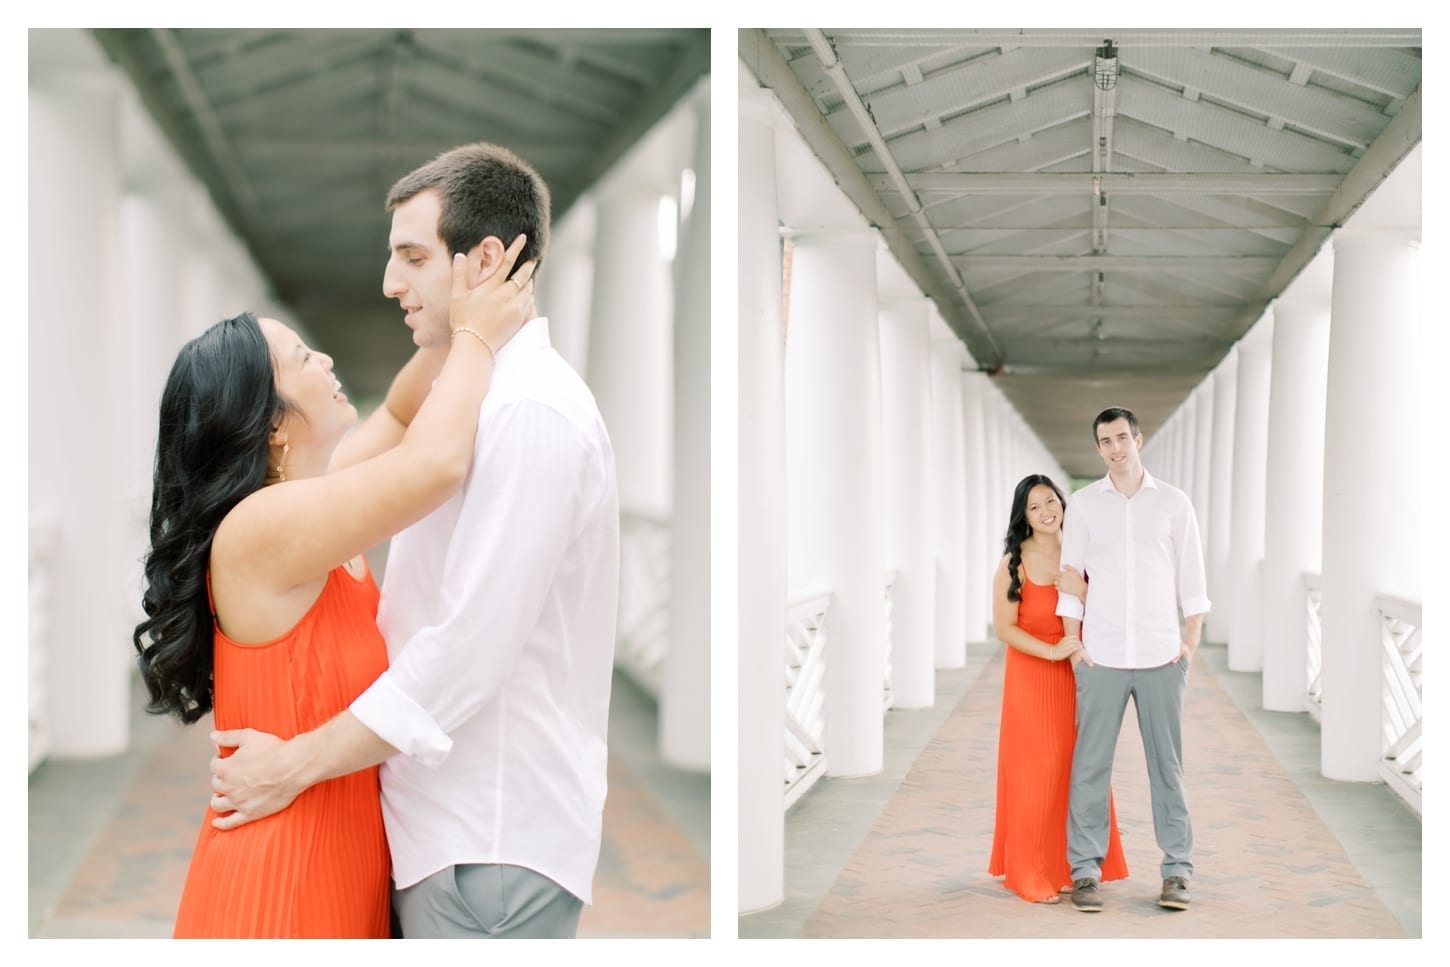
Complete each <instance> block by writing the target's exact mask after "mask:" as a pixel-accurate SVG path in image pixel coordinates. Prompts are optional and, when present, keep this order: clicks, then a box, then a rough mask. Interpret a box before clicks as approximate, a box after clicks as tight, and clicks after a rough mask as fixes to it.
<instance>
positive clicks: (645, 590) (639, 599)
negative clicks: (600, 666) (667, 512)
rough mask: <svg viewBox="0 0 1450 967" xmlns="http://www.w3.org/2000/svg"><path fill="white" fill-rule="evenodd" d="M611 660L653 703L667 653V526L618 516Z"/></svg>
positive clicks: (647, 519)
mask: <svg viewBox="0 0 1450 967" xmlns="http://www.w3.org/2000/svg"><path fill="white" fill-rule="evenodd" d="M618 628H619V631H618V638H617V639H616V642H615V650H614V661H615V664H616V665H618V666H619V667H620V668H621V669H623V670H624V671H625V672H627V673H628V674H629V676H630V677H631V678H632V679H634V680H635V682H636V683H637V684H638V685H639V686H640V687H641V688H642V689H644V690H645V691H646V692H648V693H649V694H650V695H652V696H654V698H655V699H656V700H658V699H659V696H660V681H661V675H662V674H663V671H664V662H665V656H666V655H667V654H668V653H669V649H670V525H669V521H663V520H656V519H654V518H650V517H644V516H641V515H638V514H621V515H620V518H619V621H618Z"/></svg>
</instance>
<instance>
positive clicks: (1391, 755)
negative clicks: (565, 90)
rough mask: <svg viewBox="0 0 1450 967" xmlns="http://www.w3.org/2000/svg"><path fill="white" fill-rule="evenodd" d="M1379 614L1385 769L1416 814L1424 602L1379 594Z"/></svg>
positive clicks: (1384, 773) (1382, 768) (1421, 744)
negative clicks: (1419, 602) (1383, 674)
mask: <svg viewBox="0 0 1450 967" xmlns="http://www.w3.org/2000/svg"><path fill="white" fill-rule="evenodd" d="M1374 600H1375V607H1376V608H1377V609H1378V611H1379V617H1380V643H1381V645H1382V646H1383V648H1384V652H1383V658H1384V673H1385V678H1384V739H1385V753H1384V761H1383V762H1382V763H1381V765H1380V773H1381V775H1382V776H1383V777H1384V780H1385V783H1386V785H1388V786H1389V787H1390V788H1391V789H1393V790H1394V791H1395V792H1396V793H1398V794H1399V795H1400V797H1401V798H1402V799H1404V800H1405V801H1406V802H1407V803H1409V804H1410V806H1411V807H1412V808H1413V809H1414V810H1415V812H1417V813H1418V812H1421V809H1422V807H1421V802H1420V794H1421V789H1422V785H1421V774H1420V770H1421V766H1422V761H1421V758H1422V753H1423V751H1424V734H1423V732H1422V731H1421V724H1422V722H1423V721H1424V710H1423V700H1424V688H1423V685H1422V684H1421V681H1420V673H1421V658H1422V656H1423V654H1424V651H1423V647H1422V643H1421V633H1420V632H1421V627H1420V610H1421V609H1420V605H1418V604H1416V603H1413V602H1410V601H1404V600H1401V599H1399V598H1392V597H1390V596H1389V595H1386V594H1377V595H1375V599H1374Z"/></svg>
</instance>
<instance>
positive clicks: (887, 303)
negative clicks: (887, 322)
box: [876, 295, 931, 312]
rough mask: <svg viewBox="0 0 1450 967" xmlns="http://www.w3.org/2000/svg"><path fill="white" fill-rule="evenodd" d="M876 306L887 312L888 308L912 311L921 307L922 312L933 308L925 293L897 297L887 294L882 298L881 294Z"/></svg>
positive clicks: (898, 310)
mask: <svg viewBox="0 0 1450 967" xmlns="http://www.w3.org/2000/svg"><path fill="white" fill-rule="evenodd" d="M876 306H877V308H879V309H880V310H881V311H882V312H885V311H887V310H893V311H896V312H911V311H913V310H916V309H920V310H921V311H922V312H926V311H928V310H930V309H931V300H930V299H928V298H927V297H926V296H924V295H921V296H896V297H892V296H887V297H885V298H881V297H880V296H878V297H877V300H876Z"/></svg>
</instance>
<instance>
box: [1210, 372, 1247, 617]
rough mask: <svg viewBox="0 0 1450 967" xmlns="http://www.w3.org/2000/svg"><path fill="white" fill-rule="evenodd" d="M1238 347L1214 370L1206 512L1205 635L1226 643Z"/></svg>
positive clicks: (1230, 585) (1230, 599)
mask: <svg viewBox="0 0 1450 967" xmlns="http://www.w3.org/2000/svg"><path fill="white" fill-rule="evenodd" d="M1238 372H1239V360H1238V347H1234V348H1232V349H1230V350H1229V351H1228V355H1226V356H1225V357H1224V359H1223V362H1221V363H1219V365H1218V368H1217V369H1215V370H1214V371H1213V474H1212V479H1211V489H1212V493H1210V494H1209V511H1208V540H1207V542H1206V543H1207V547H1208V560H1207V562H1206V563H1207V565H1208V598H1209V600H1210V601H1211V602H1213V607H1212V609H1211V610H1210V611H1209V613H1208V618H1207V620H1206V622H1205V625H1206V627H1205V628H1204V632H1203V635H1204V638H1205V639H1206V640H1208V641H1219V642H1227V641H1228V636H1229V621H1230V619H1231V618H1232V617H1233V592H1234V586H1233V582H1232V580H1231V575H1230V571H1229V552H1230V550H1231V545H1230V543H1229V542H1230V539H1231V537H1232V531H1231V529H1230V526H1229V525H1230V523H1231V520H1230V518H1231V517H1232V511H1233V462H1234V409H1235V406H1236V405H1237V401H1238V393H1237V386H1236V383H1237V381H1238Z"/></svg>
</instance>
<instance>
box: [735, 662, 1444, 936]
mask: <svg viewBox="0 0 1450 967" xmlns="http://www.w3.org/2000/svg"><path fill="white" fill-rule="evenodd" d="M1205 651H1208V647H1207V646H1206V648H1205ZM1215 664H1219V665H1220V667H1221V662H1218V663H1216V662H1214V661H1212V660H1209V659H1208V656H1206V655H1204V654H1201V655H1200V660H1199V661H1198V662H1197V663H1196V664H1195V667H1194V669H1193V674H1192V677H1191V679H1190V682H1189V690H1188V698H1187V705H1186V711H1185V739H1184V741H1185V758H1186V766H1187V778H1188V784H1189V802H1190V808H1191V811H1192V817H1193V822H1194V835H1195V856H1194V860H1195V866H1196V873H1195V878H1194V882H1193V908H1192V909H1191V910H1189V911H1186V912H1176V911H1169V910H1163V909H1161V908H1159V907H1158V906H1157V904H1156V902H1155V901H1156V898H1157V894H1158V890H1159V887H1160V884H1161V880H1160V877H1159V873H1158V863H1159V860H1160V859H1161V854H1160V853H1159V851H1158V849H1157V847H1156V845H1155V843H1154V839H1153V824H1152V814H1151V809H1150V805H1149V797H1148V781H1147V773H1146V769H1145V767H1144V765H1143V753H1142V745H1141V741H1140V739H1139V737H1138V732H1137V727H1136V718H1135V716H1134V715H1133V713H1132V712H1131V711H1130V712H1129V714H1128V715H1127V716H1126V718H1125V722H1124V728H1123V734H1122V739H1121V741H1120V743H1119V747H1118V753H1117V760H1116V764H1115V770H1114V790H1115V794H1116V798H1117V805H1118V815H1119V823H1120V827H1121V830H1122V836H1123V845H1124V849H1125V852H1126V854H1127V858H1128V866H1129V870H1130V874H1131V875H1130V878H1129V879H1127V880H1125V881H1121V882H1115V883H1109V884H1106V885H1104V887H1103V895H1104V899H1105V902H1106V909H1105V911H1104V912H1103V913H1100V914H1096V915H1085V914H1082V913H1079V912H1077V911H1076V910H1074V909H1073V908H1072V906H1071V904H1070V903H1066V902H1063V903H1059V904H1057V905H1044V904H1030V903H1026V902H1024V901H1022V900H1021V899H1019V898H1017V897H1016V896H1015V895H1013V894H1011V893H1009V892H1008V891H1007V890H1006V889H1005V888H1004V887H1003V886H1002V885H1001V881H1000V880H998V879H995V878H993V877H990V876H988V875H987V873H986V868H987V861H988V858H989V854H990V850H991V842H992V824H993V809H994V802H993V800H994V792H995V782H996V745H997V726H998V716H999V713H1000V699H1001V689H1002V669H1003V655H1002V652H1001V650H1000V649H999V650H998V651H997V652H996V653H995V654H993V655H992V656H991V658H990V659H988V660H987V661H986V664H985V666H984V667H982V669H981V671H980V674H979V675H978V676H977V677H976V679H975V681H974V682H973V683H972V684H971V685H970V686H968V687H967V689H966V691H965V694H963V695H962V697H961V700H960V701H959V702H957V703H956V704H955V706H954V707H952V708H951V711H950V713H949V714H947V715H946V716H945V720H944V721H942V722H941V725H940V727H939V728H937V729H936V731H935V733H934V734H933V735H932V736H931V737H930V740H929V741H927V742H926V743H925V745H924V747H923V748H921V751H920V754H919V755H916V756H915V759H914V761H913V762H912V763H911V765H910V766H909V771H907V772H906V774H905V776H904V778H903V779H902V780H901V781H900V784H899V786H898V787H897V788H895V790H894V792H893V793H892V794H890V795H889V799H886V801H884V802H882V803H881V804H880V810H879V813H878V814H877V815H876V817H875V819H874V821H872V822H871V823H870V825H869V829H867V830H866V831H865V833H864V836H862V838H861V840H860V842H859V844H858V845H857V846H856V847H855V849H854V851H852V852H851V853H850V855H849V858H848V859H846V860H845V862H844V865H842V866H841V868H840V871H839V874H838V875H836V876H835V878H834V880H833V881H832V882H830V884H829V886H828V887H827V888H826V889H825V890H824V893H823V895H822V896H821V897H820V899H819V903H818V904H815V905H814V906H812V905H811V904H812V903H814V899H812V900H810V901H807V902H806V903H805V904H804V906H801V905H800V901H799V898H797V900H796V903H797V905H798V907H799V908H800V909H802V910H803V911H804V913H803V915H802V916H801V920H802V921H803V922H801V923H798V924H792V925H789V926H781V925H780V924H779V923H777V924H773V925H771V926H765V925H764V924H765V923H766V922H767V921H768V918H769V914H768V913H767V914H762V915H757V917H758V918H759V919H760V921H761V924H760V925H757V926H755V927H754V928H753V929H752V928H751V923H752V920H755V919H756V918H757V917H746V918H743V920H742V936H800V937H837V938H840V937H880V938H908V937H923V938H933V937H937V938H940V937H977V938H1024V937H1040V938H1058V937H1123V938H1131V937H1145V938H1173V937H1197V938H1246V939H1247V938H1275V937H1278V938H1306V937H1360V938H1392V937H1404V936H1407V930H1406V929H1405V927H1404V926H1402V924H1401V922H1399V921H1398V920H1397V918H1396V916H1395V915H1394V914H1393V913H1392V912H1391V910H1390V909H1388V908H1387V906H1386V905H1385V903H1384V902H1383V900H1382V899H1381V896H1380V894H1379V893H1378V892H1377V891H1376V889H1375V888H1374V887H1373V886H1372V885H1371V883H1370V882H1369V880H1367V878H1366V876H1365V875H1363V874H1362V872H1361V870H1360V869H1358V868H1357V867H1356V865H1355V863H1354V862H1352V861H1351V860H1350V858H1349V856H1348V854H1347V852H1346V849H1345V847H1344V845H1342V843H1341V841H1340V838H1337V836H1336V833H1335V832H1333V831H1331V829H1330V828H1329V827H1328V826H1326V824H1325V821H1324V820H1322V819H1321V818H1320V815H1319V813H1318V812H1316V809H1315V808H1314V806H1313V805H1312V804H1311V802H1310V801H1309V799H1308V798H1306V795H1305V793H1304V791H1302V790H1301V787H1300V783H1301V782H1303V781H1304V780H1302V779H1299V778H1297V777H1296V776H1293V775H1291V774H1290V772H1289V771H1288V770H1286V768H1285V766H1284V765H1283V764H1281V761H1280V758H1279V757H1277V756H1276V754H1275V751H1273V750H1271V748H1270V747H1269V746H1268V745H1267V744H1266V741H1265V739H1264V737H1263V736H1262V735H1261V734H1260V731H1259V730H1258V729H1257V728H1256V727H1255V725H1254V724H1252V723H1251V722H1250V721H1249V720H1248V718H1247V717H1246V716H1245V714H1244V713H1242V712H1241V711H1240V710H1239V708H1238V707H1236V705H1235V702H1234V700H1233V699H1232V698H1231V696H1230V695H1229V694H1228V692H1227V691H1226V689H1225V684H1224V681H1223V679H1225V678H1228V677H1230V676H1228V675H1227V673H1225V672H1223V671H1219V670H1215V667H1214V666H1215ZM1255 678H1256V676H1255ZM893 714H898V713H893ZM901 714H920V713H901ZM1270 714H1272V713H1270ZM1288 718H1293V719H1296V720H1306V721H1307V716H1290V717H1288ZM1308 726H1309V727H1311V728H1312V722H1309V723H1308ZM1316 744H1317V743H1316ZM847 785H849V784H848V783H845V782H843V781H842V780H824V781H822V782H821V783H819V784H818V785H817V786H816V787H815V789H813V790H812V791H811V792H810V793H809V794H808V795H807V797H806V799H805V800H803V802H802V806H804V805H806V804H807V803H809V801H810V800H811V799H812V798H813V797H816V796H818V795H819V796H823V797H830V796H840V795H851V793H848V792H842V791H841V790H842V789H845V788H846V786H847ZM833 786H834V787H836V788H834V789H833ZM1356 792H1357V794H1362V795H1367V796H1371V797H1380V796H1382V797H1384V799H1383V800H1382V801H1383V806H1382V807H1379V806H1376V805H1374V804H1373V801H1370V802H1371V805H1369V806H1367V807H1365V806H1362V807H1360V808H1361V810H1362V811H1364V812H1366V813H1371V812H1372V813H1379V812H1380V810H1381V808H1382V809H1383V810H1388V811H1389V812H1390V813H1397V814H1398V817H1397V818H1398V821H1399V827H1400V828H1402V829H1403V828H1406V827H1412V835H1413V855H1412V856H1410V855H1408V854H1407V855H1405V856H1403V857H1400V859H1399V860H1398V861H1399V862H1400V863H1401V866H1402V867H1403V869H1402V870H1400V871H1399V873H1400V874H1401V875H1402V879H1403V880H1405V881H1407V882H1403V883H1402V884H1401V885H1402V886H1405V887H1407V888H1409V889H1410V891H1411V892H1412V893H1413V905H1414V911H1413V929H1414V930H1418V922H1419V910H1418V905H1419V902H1418V884H1419V872H1420V869H1419V867H1420V864H1419V855H1418V838H1419V832H1418V830H1419V823H1418V820H1417V819H1415V818H1414V817H1413V814H1410V813H1409V811H1408V810H1407V809H1404V808H1403V807H1402V806H1401V805H1400V804H1398V801H1397V800H1394V798H1393V794H1392V793H1389V792H1388V791H1386V790H1384V789H1383V788H1382V787H1366V786H1360V787H1358V788H1357V790H1356ZM855 795H858V796H859V795H861V789H860V787H858V788H857V792H856V793H855ZM818 814H819V813H818ZM1382 818H1383V817H1382V816H1377V815H1365V816H1363V818H1362V825H1363V827H1364V828H1363V829H1361V830H1360V831H1359V832H1358V833H1357V834H1356V835H1359V836H1363V835H1365V834H1366V830H1368V831H1369V833H1370V834H1373V828H1374V827H1376V826H1377V823H1378V821H1379V820H1380V819H1382ZM795 822H797V820H796V818H794V817H792V818H791V819H789V820H788V830H789V829H790V827H791V824H792V823H795ZM842 828H843V829H844V827H842ZM1341 835H1343V834H1342V833H1341ZM787 836H788V839H789V838H790V837H791V833H790V832H788V833H787ZM1374 851H1375V850H1374V844H1373V843H1370V844H1368V848H1367V849H1366V850H1365V852H1374ZM1379 852H1380V853H1381V854H1383V853H1385V850H1380V851H1379ZM821 855H822V856H823V857H824V853H822V854H821ZM823 861H824V860H823ZM796 862H797V863H799V860H796ZM798 873H799V871H798ZM791 877H792V872H791V869H790V868H789V864H788V869H787V892H788V893H789V892H790V890H791V886H790V881H791ZM1410 877H1413V880H1412V881H1409V878H1410ZM1416 935H1417V934H1416Z"/></svg>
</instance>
